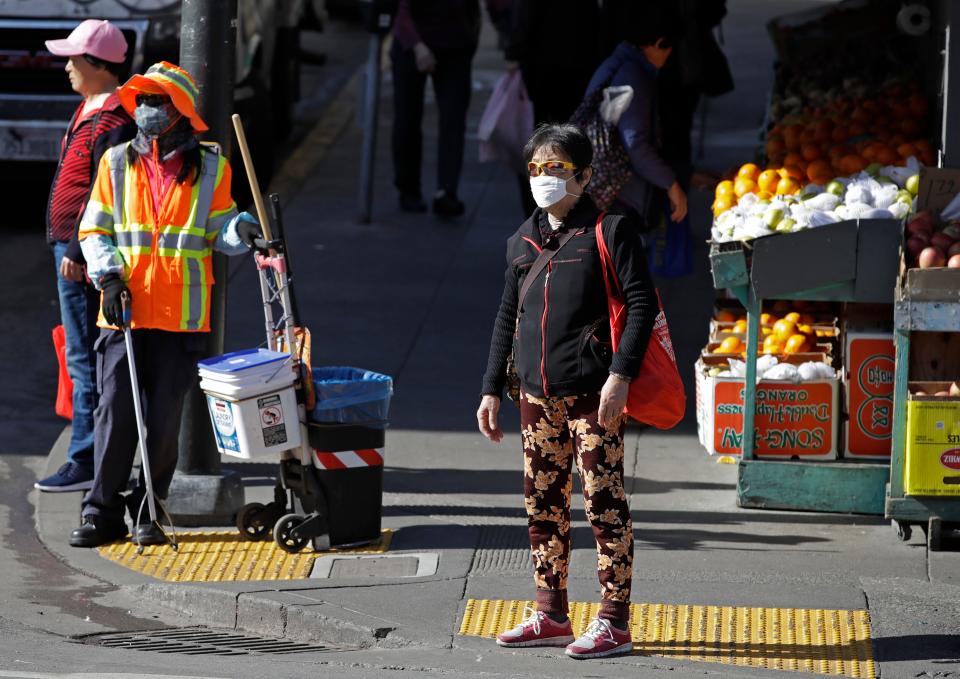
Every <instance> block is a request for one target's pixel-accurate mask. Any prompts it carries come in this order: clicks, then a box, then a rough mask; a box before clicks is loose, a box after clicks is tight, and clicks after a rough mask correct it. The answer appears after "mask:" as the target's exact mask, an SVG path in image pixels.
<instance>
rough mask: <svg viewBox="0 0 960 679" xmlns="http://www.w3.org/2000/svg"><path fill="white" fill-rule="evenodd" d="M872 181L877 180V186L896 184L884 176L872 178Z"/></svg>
mask: <svg viewBox="0 0 960 679" xmlns="http://www.w3.org/2000/svg"><path fill="white" fill-rule="evenodd" d="M874 179H876V180H877V183H878V184H894V183H896V182H894V181H893V180H892V179H890V177H888V176H887V175H885V174H880V175H877V176H876V177H874Z"/></svg>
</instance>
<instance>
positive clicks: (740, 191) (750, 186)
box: [733, 165, 757, 198]
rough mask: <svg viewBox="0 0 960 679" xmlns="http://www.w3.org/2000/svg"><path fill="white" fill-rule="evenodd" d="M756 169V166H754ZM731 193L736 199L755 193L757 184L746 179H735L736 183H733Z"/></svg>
mask: <svg viewBox="0 0 960 679" xmlns="http://www.w3.org/2000/svg"><path fill="white" fill-rule="evenodd" d="M754 167H756V165H754ZM733 191H734V193H736V194H737V197H738V198H739V197H743V196H745V195H746V194H748V193H756V192H757V183H756V182H755V181H753V180H752V179H750V178H748V177H737V181H735V182H734V183H733Z"/></svg>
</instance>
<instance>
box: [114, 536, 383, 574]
mask: <svg viewBox="0 0 960 679" xmlns="http://www.w3.org/2000/svg"><path fill="white" fill-rule="evenodd" d="M392 535H393V531H391V530H389V529H385V530H384V531H383V533H382V534H381V536H380V540H379V541H377V542H374V543H372V544H369V545H365V546H363V547H357V548H352V549H331V550H329V551H327V552H314V551H311V550H309V549H304V550H303V551H302V552H300V553H298V554H288V553H287V552H285V551H283V550H282V549H280V548H279V547H277V545H276V544H275V543H274V542H273V541H266V540H265V541H261V542H249V541H247V540H244V539H243V538H241V537H240V534H239V533H237V532H236V531H222V532H220V531H195V532H186V533H177V540H178V542H179V543H180V547H179V550H178V551H176V552H175V551H173V550H172V549H171V548H170V546H169V545H156V546H151V547H144V549H143V554H137V546H136V545H135V544H133V543H131V542H129V541H128V542H115V543H113V544H109V545H104V546H103V547H99V548H98V549H97V551H98V552H100V555H101V556H102V557H104V558H106V559H109V560H110V561H113V562H114V563H118V564H120V565H121V566H124V567H126V568H129V569H131V570H135V571H138V572H140V573H143V574H144V575H149V576H152V577H154V578H158V579H160V580H167V581H169V582H223V581H233V580H299V579H302V578H308V577H310V570H311V569H312V568H313V562H314V560H315V559H316V558H317V557H318V556H322V555H324V554H330V553H334V552H349V553H352V554H354V553H364V554H371V553H373V554H382V553H383V552H386V551H387V550H388V549H390V538H391V537H392Z"/></svg>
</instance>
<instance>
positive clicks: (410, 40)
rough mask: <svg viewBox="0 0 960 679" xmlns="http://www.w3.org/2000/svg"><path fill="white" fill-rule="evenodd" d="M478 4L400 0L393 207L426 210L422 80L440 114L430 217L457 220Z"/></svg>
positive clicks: (395, 67) (393, 58)
mask: <svg viewBox="0 0 960 679" xmlns="http://www.w3.org/2000/svg"><path fill="white" fill-rule="evenodd" d="M480 23H481V17H480V3H479V0H400V2H399V5H398V7H397V14H396V18H395V21H394V28H393V38H394V40H393V47H392V48H391V50H390V58H391V61H392V62H393V105H394V111H393V166H394V185H395V186H396V187H397V190H398V191H399V192H400V208H401V209H402V210H405V211H407V212H426V210H427V206H426V203H424V201H423V193H422V190H421V184H420V172H421V159H422V154H423V133H422V130H421V126H422V122H423V97H424V89H425V87H426V83H427V77H428V76H429V77H430V80H431V81H432V82H433V92H434V95H435V96H436V100H437V109H438V111H439V114H440V120H439V138H438V143H437V145H438V148H437V190H436V194H435V196H434V199H433V212H434V214H436V215H439V216H441V217H458V216H460V215H462V214H463V212H464V205H463V203H462V202H461V201H460V198H459V197H458V195H457V190H458V188H459V185H460V172H461V170H462V168H463V146H464V134H465V131H466V122H467V108H468V106H469V105H470V87H471V65H472V61H473V55H474V53H475V52H476V51H477V43H478V41H479V39H480Z"/></svg>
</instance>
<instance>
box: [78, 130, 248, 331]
mask: <svg viewBox="0 0 960 679" xmlns="http://www.w3.org/2000/svg"><path fill="white" fill-rule="evenodd" d="M128 144H129V142H128V143H127V144H120V145H119V146H115V147H113V148H112V149H110V150H109V151H108V152H107V153H105V154H104V155H103V158H102V159H101V161H100V167H99V169H98V172H97V179H96V181H95V183H94V185H93V191H92V192H91V194H90V200H89V202H88V204H87V209H86V211H85V213H84V216H83V219H82V220H81V222H80V233H79V238H80V240H83V239H84V238H87V237H89V236H91V235H94V234H96V235H103V236H107V237H109V238H110V239H112V240H113V242H114V243H115V244H116V248H117V252H118V253H119V255H120V256H121V257H122V259H123V264H124V276H123V278H124V279H125V280H126V283H127V286H128V287H129V288H130V293H131V294H132V296H133V302H132V312H133V318H132V321H131V323H130V327H131V328H134V329H136V328H154V329H157V330H169V331H174V332H200V331H209V330H210V288H211V286H212V285H213V282H214V280H213V257H212V252H213V244H214V242H215V241H216V239H217V236H218V235H219V234H220V231H221V230H222V229H223V226H224V224H226V223H227V221H229V220H230V219H231V218H232V217H233V216H234V215H236V214H237V211H236V205H235V204H234V202H233V198H231V196H230V164H229V163H228V162H227V160H226V159H225V158H224V157H223V156H221V155H220V154H218V153H216V152H215V151H213V150H210V149H207V148H201V152H200V153H201V157H202V162H201V171H200V176H199V178H198V179H197V180H196V181H194V182H193V183H187V182H184V183H179V182H174V183H173V184H172V185H171V186H170V189H169V191H168V192H167V194H166V195H165V196H164V198H163V203H162V205H160V206H159V210H158V212H159V214H158V215H155V214H154V209H153V197H152V194H151V190H150V182H149V180H148V177H147V172H146V170H145V168H144V166H143V163H144V162H148V159H144V158H141V157H139V154H138V157H137V160H136V162H134V163H132V164H128V163H127V146H128ZM97 325H99V326H100V327H103V328H108V327H112V326H110V324H109V323H107V322H106V320H105V319H104V318H103V313H102V312H101V314H100V318H99V320H98V321H97Z"/></svg>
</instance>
